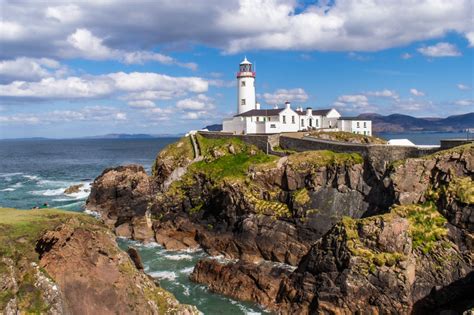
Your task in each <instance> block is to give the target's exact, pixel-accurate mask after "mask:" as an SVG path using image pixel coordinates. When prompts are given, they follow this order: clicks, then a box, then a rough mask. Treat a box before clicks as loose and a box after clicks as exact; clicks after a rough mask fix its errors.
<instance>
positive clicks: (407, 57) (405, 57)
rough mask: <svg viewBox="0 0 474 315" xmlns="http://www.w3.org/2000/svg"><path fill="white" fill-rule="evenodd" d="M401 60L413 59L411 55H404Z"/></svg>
mask: <svg viewBox="0 0 474 315" xmlns="http://www.w3.org/2000/svg"><path fill="white" fill-rule="evenodd" d="M401 58H402V59H405V60H406V59H411V58H413V55H412V54H409V53H404V54H402V55H401Z"/></svg>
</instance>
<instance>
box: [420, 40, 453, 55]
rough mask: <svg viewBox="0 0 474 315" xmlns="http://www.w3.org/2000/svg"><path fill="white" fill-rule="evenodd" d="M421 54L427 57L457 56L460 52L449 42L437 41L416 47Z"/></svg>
mask: <svg viewBox="0 0 474 315" xmlns="http://www.w3.org/2000/svg"><path fill="white" fill-rule="evenodd" d="M417 50H418V51H419V52H420V53H421V54H422V55H424V56H427V57H458V56H461V52H460V51H459V50H458V48H457V47H456V46H455V45H453V44H450V43H444V42H442V43H437V44H436V45H433V46H427V47H420V48H418V49H417Z"/></svg>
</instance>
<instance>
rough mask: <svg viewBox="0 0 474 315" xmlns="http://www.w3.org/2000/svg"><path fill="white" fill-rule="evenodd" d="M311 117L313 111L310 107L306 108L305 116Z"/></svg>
mask: <svg viewBox="0 0 474 315" xmlns="http://www.w3.org/2000/svg"><path fill="white" fill-rule="evenodd" d="M312 115H313V109H312V108H311V107H306V116H312Z"/></svg>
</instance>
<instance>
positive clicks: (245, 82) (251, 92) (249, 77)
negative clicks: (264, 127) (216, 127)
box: [237, 58, 257, 115]
mask: <svg viewBox="0 0 474 315" xmlns="http://www.w3.org/2000/svg"><path fill="white" fill-rule="evenodd" d="M237 90H238V93H237V115H238V114H242V113H245V112H247V111H249V110H252V109H257V107H256V99H255V72H254V71H253V66H252V63H251V62H250V61H248V60H247V58H244V61H242V62H241V63H240V65H239V72H237Z"/></svg>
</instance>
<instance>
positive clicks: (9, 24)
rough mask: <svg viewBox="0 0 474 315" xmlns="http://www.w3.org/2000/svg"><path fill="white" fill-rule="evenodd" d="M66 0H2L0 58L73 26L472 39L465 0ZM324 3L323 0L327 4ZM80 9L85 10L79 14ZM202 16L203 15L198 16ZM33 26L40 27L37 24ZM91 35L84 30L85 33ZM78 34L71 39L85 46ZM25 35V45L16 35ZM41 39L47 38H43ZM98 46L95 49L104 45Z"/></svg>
mask: <svg viewBox="0 0 474 315" xmlns="http://www.w3.org/2000/svg"><path fill="white" fill-rule="evenodd" d="M135 3H136V4H135V5H133V6H131V4H130V3H129V2H127V1H125V2H123V1H71V2H69V3H68V4H64V5H50V6H49V7H47V8H46V9H45V8H44V7H45V6H44V3H43V2H41V1H39V2H28V5H25V4H24V3H20V4H18V2H15V1H9V2H4V3H2V16H5V17H8V20H4V21H2V22H1V23H2V25H1V27H0V31H1V33H2V36H0V38H2V40H3V41H6V42H7V43H8V44H7V45H4V47H2V50H3V51H2V55H3V56H4V58H14V57H16V56H29V57H31V56H37V52H38V51H42V52H43V54H42V55H43V56H45V57H52V58H58V57H61V56H62V55H61V54H62V53H64V49H65V47H66V45H67V44H68V42H67V38H68V36H69V35H71V34H74V33H75V32H76V30H77V29H87V30H89V31H93V33H94V34H95V36H96V38H98V39H103V41H102V42H100V43H99V44H101V45H102V46H105V47H108V48H109V50H111V51H115V50H121V51H124V50H126V51H127V52H130V51H132V52H133V51H141V50H142V49H143V47H157V46H160V45H170V46H173V45H174V46H177V45H181V46H182V45H189V44H191V45H194V44H197V45H208V46H213V47H217V48H220V49H223V50H224V51H226V52H228V53H237V52H242V51H246V50H258V49H277V50H320V51H347V52H349V51H355V52H358V51H377V50H383V49H387V48H392V47H400V46H403V45H408V44H410V43H413V42H417V41H423V40H432V39H436V38H441V37H443V36H444V35H446V34H447V33H449V32H456V33H458V34H462V35H464V36H465V37H466V38H467V39H468V40H469V41H470V43H471V45H472V43H473V40H472V39H473V37H474V35H473V33H474V31H473V28H472V1H471V0H452V1H439V0H425V1H413V0H400V1H360V0H339V1H334V2H332V1H317V2H315V4H309V5H306V6H305V7H304V8H302V6H301V5H300V3H299V1H294V0H261V1H250V0H229V1H220V0H208V1H193V2H192V3H190V2H186V3H183V2H181V1H166V0H157V1H153V2H150V1H137V2H135ZM328 3H330V5H327V4H328ZM86 13H87V14H86ZM203 21H205V23H203ZM39 26H40V27H39ZM89 39H90V37H89ZM81 40H84V38H79V39H77V38H76V39H75V40H73V43H75V44H77V45H79V47H84V46H83V45H84V44H85V43H84V42H82V41H81ZM25 42H28V45H22V43H25ZM45 43H48V45H45ZM97 43H98V42H97V41H92V42H89V43H88V44H89V45H90V44H92V45H93V47H95V48H96V49H98V51H97V50H95V51H94V53H96V55H95V57H101V56H103V54H104V53H107V51H106V50H105V51H104V50H102V48H101V47H100V45H99V46H97V45H96V44H97Z"/></svg>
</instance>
